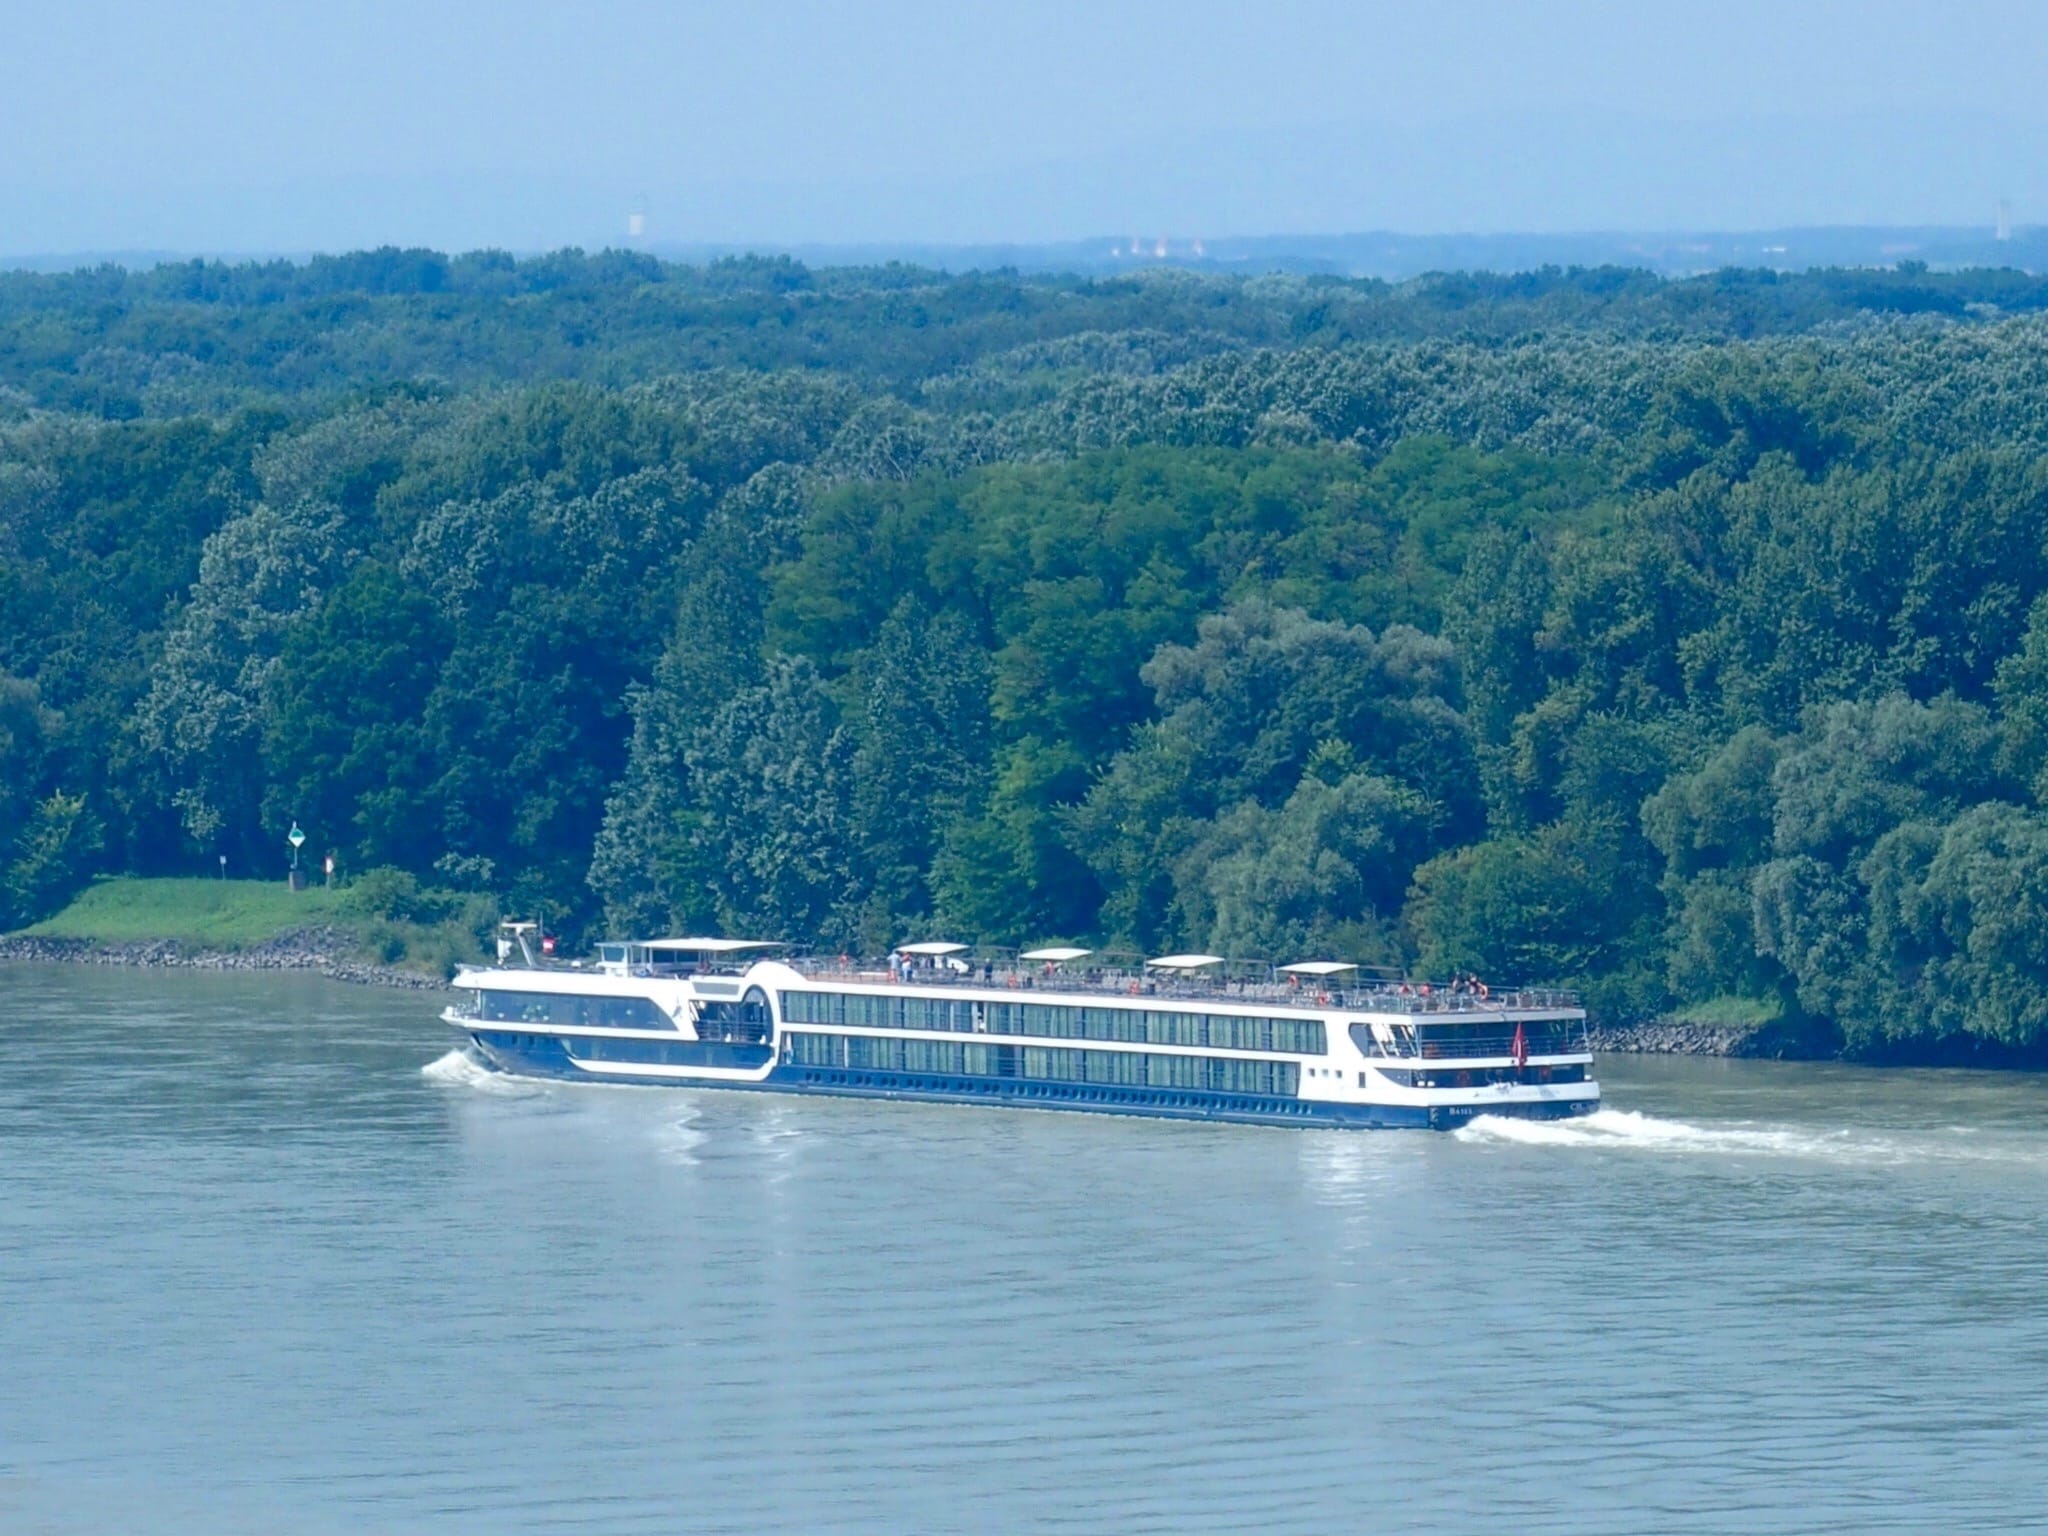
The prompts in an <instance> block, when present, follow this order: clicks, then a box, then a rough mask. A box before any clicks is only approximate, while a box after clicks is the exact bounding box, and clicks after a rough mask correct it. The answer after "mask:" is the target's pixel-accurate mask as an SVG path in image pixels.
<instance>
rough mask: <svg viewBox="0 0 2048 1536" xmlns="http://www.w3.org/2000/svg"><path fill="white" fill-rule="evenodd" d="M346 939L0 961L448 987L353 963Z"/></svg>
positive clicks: (71, 952) (92, 945) (48, 945)
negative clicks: (288, 974) (310, 974)
mask: <svg viewBox="0 0 2048 1536" xmlns="http://www.w3.org/2000/svg"><path fill="white" fill-rule="evenodd" d="M349 948H350V944H349V939H348V936H347V935H346V934H344V933H342V932H341V931H340V930H339V929H336V928H300V929H296V930H294V931H293V932H291V933H284V934H279V935H278V936H277V937H276V938H274V939H271V940H269V941H268V942H266V943H263V944H258V945H254V946H252V947H251V948H249V949H229V950H220V949H187V948H186V947H185V946H184V945H182V944H178V943H176V942H174V941H172V940H168V939H156V940H148V941H144V942H139V943H133V944H101V943H97V942H95V941H94V940H91V939H44V938H32V937H29V936H28V935H25V934H17V935H15V936H13V937H11V938H0V960H35V961H45V962H55V963H58V964H63V965H132V966H142V967H148V968H152V969H159V970H185V971H314V972H317V973H318V974H320V975H322V976H325V977H327V978H328V979H330V980H332V981H346V982H350V983H353V984H355V985H357V986H366V987H403V988H407V989H410V990H413V991H422V992H424V991H429V990H432V991H439V990H440V989H441V988H442V987H444V986H446V985H447V983H446V982H444V981H442V980H441V979H440V978H438V977H434V976H424V975H422V974H420V973H419V972H418V971H402V970H399V969H397V968H396V967H393V966H388V965H372V964H370V963H368V962H367V961H363V960H356V959H352V958H350V957H349V955H348V950H349Z"/></svg>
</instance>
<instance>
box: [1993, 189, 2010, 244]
mask: <svg viewBox="0 0 2048 1536" xmlns="http://www.w3.org/2000/svg"><path fill="white" fill-rule="evenodd" d="M1995 238H1997V239H1999V240H2010V239H2011V238H2012V204H2011V203H2010V202H2009V201H2008V200H2007V199H2005V198H2002V197H2001V198H2000V199H1999V200H1998V233H1997V235H1996V237H1995Z"/></svg>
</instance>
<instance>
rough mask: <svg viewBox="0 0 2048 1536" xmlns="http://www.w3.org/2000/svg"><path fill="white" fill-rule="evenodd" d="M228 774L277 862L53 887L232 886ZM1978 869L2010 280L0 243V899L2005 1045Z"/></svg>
mask: <svg viewBox="0 0 2048 1536" xmlns="http://www.w3.org/2000/svg"><path fill="white" fill-rule="evenodd" d="M294 827H297V828H299V829H300V830H301V831H302V832H303V834H304V839H305V842H304V846H303V847H302V848H301V849H300V856H301V858H302V860H303V861H304V862H305V863H306V865H307V867H308V869H309V871H316V870H320V869H322V868H324V867H325V866H326V862H327V861H328V860H330V859H331V860H332V861H333V867H334V868H335V870H336V871H337V872H338V874H339V875H340V876H342V877H343V880H344V883H345V888H344V889H337V890H336V891H335V892H333V893H313V892H309V893H305V895H304V896H303V897H301V898H299V899H298V900H297V904H296V906H294V907H290V908H287V909H285V910H284V911H283V912H279V911H276V910H273V909H272V908H270V907H255V908H251V909H250V910H249V911H248V912H246V913H243V914H242V915H239V916H237V915H236V914H235V913H234V912H232V911H228V910H225V909H222V910H219V911H215V912H214V913H213V914H212V916H211V917H209V918H208V922H209V923H211V924H213V925H214V926H212V927H208V926H206V925H205V924H201V923H198V921H197V917H198V915H199V914H196V913H186V912H184V911H183V910H182V907H183V905H184V904H186V903H187V901H188V900H189V902H191V903H201V902H210V901H214V900H216V898H215V897H207V896H204V895H202V893H201V891H202V887H203V886H204V885H205V882H203V881H196V882H190V881H188V882H187V883H186V884H185V885H184V886H183V887H182V888H181V890H182V891H183V893H184V894H183V895H182V896H180V895H178V894H177V893H176V892H172V891H166V892H165V893H164V894H163V896H162V897H161V899H160V898H158V897H154V896H151V895H149V893H148V892H146V891H141V890H139V889H138V888H134V887H121V886H117V885H113V884H106V885H95V884H94V883H93V882H94V881H95V880H101V879H103V878H104V877H108V876H128V877H164V876H172V875H189V874H193V873H201V874H208V875H210V874H212V873H214V872H215V870H216V869H217V868H218V869H222V870H225V871H228V872H232V873H235V874H240V875H257V874H262V873H274V874H275V875H276V876H277V877H278V880H277V882H276V885H275V886H274V887H263V889H265V890H267V891H268V893H269V894H268V895H266V896H264V897H262V898H261V900H263V901H269V902H274V901H275V900H277V899H278V898H279V897H280V896H281V895H282V885H283V881H282V876H283V872H284V871H283V863H284V857H285V855H286V848H287V836H288V833H289V832H290V830H291V829H292V828H294ZM235 883H236V882H232V881H228V882H219V884H221V885H223V886H226V887H231V886H233V885H234V884H235ZM250 884H251V885H254V886H260V885H261V882H250ZM2044 889H2048V277H2041V276H2036V275H2032V274H2029V273H2025V272H2020V271H2014V270H1990V269H1974V270H1954V271H1937V270H1932V269H1930V268H1929V267H1928V266H1927V265H1926V264H1925V263H1922V262H1918V261H1900V262H1898V263H1896V264H1895V265H1894V266H1892V267H1890V268H1888V269H1882V270H1878V269H1860V268H1859V269H1853V270H1852V269H1840V270H1832V271H1827V270H1813V271H1806V272H1777V271H1761V270H1760V271H1736V270H1728V271H1722V272H1718V273H1713V274H1708V275H1704V276H1700V277H1694V278H1685V279H1677V280H1666V279H1663V278H1659V277H1657V276H1656V275H1655V274H1652V273H1648V272H1638V271H1626V270H1621V269H1612V268H1609V269H1600V270H1590V269H1572V270H1545V271H1541V272H1529V273H1520V274H1514V275H1499V274H1486V273H1470V272H1467V273H1437V274H1432V275H1430V276H1428V277H1425V278H1418V279H1415V280H1413V281H1410V282H1402V283H1393V284H1389V283H1379V282H1373V281H1369V280H1362V279H1345V278H1337V277H1305V276H1286V275H1279V274H1254V273H1251V272H1243V273H1228V274H1226V273H1199V272H1190V271H1156V272H1142V273H1135V272H1134V273H1131V274H1129V275H1125V276H1117V277H1113V278H1088V277H1078V276H1070V277H1060V276H1049V275H1048V276H1020V275H1018V274H1016V273H1011V272H978V273H965V274H948V273H940V272H931V271H924V270H920V269H917V268H912V267H905V266H887V267H867V268H811V267H806V266H804V265H802V264H800V263H796V262H793V261H786V260H759V259H748V260H734V261H719V262H713V263H710V264H708V265H695V266H693V265H687V264H678V263H671V262H662V261H658V260H656V259H654V258H652V257H650V256H647V255H644V254H635V253H625V252H617V251H613V252H602V253H583V252H557V253H555V254H553V255H550V256H542V257H534V258H513V257H511V256H509V255H506V254H504V253H497V252H473V253H469V254H467V255H460V256H454V257H448V256H443V255H440V254H437V253H434V252H430V251H397V250H385V251H375V252H359V253H355V254H352V255H344V256H334V257H324V256H323V257H320V258H316V259H314V260H312V261H309V262H305V263H292V262H272V263H245V264H241V265H223V264H220V263H207V262H194V263H178V264H172V265H168V266H165V267H162V268H159V269H156V270H154V271H150V272H126V271H122V270H120V269H117V268H104V269H100V270H97V271H91V272H76V273H66V274H42V275H38V274H18V273H17V274H0V930H22V931H26V932H27V933H28V934H30V935H31V936H41V937H49V938H53V939H55V938H78V939H82V940H94V941H98V942H103V943H105V944H108V945H112V946H117V947H118V946H120V945H126V944H143V945H147V944H150V943H152V942H154V941H156V940H159V939H174V940H175V941H176V942H177V944H178V946H179V952H180V953H181V954H191V955H198V954H202V953H208V954H210V953H220V954H238V955H249V954H253V953H256V952H258V951H259V949H260V946H261V945H262V944H264V943H265V942H268V941H270V940H271V939H273V938H274V937H275V935H276V934H277V933H279V932H281V931H283V929H284V928H286V927H291V926H298V927H307V926H332V927H334V928H335V929H337V930H338V931H340V932H341V933H343V934H344V935H349V936H352V937H351V938H350V939H349V943H351V944H354V945H355V946H356V949H357V952H359V953H360V954H361V955H362V956H363V957H364V961H365V963H367V964H371V965H382V966H392V967H396V968H398V969H401V970H417V971H419V972H421V973H422V974H429V975H431V974H437V973H439V974H445V973H446V970H447V968H448V966H449V965H451V964H452V963H453V962H454V961H455V960H456V959H457V958H460V957H466V956H470V955H474V954H476V953H478V952H479V948H478V946H479V944H483V945H485V946H487V945H488V941H489V939H490V936H491V930H492V928H493V927H494V925H495V922H496V918H497V915H498V914H499V912H501V911H502V912H509V913H519V914H522V915H527V914H536V913H544V914H545V915H546V917H547V918H548V924H549V928H550V930H551V931H553V932H555V933H558V934H559V935H560V939H561V942H562V944H563V945H564V946H565V948H566V949H567V950H569V951H571V952H580V951H582V950H583V949H585V948H586V947H587V945H588V944H589V943H590V942H591V941H593V940H594V939H596V938H597V937H599V936H600V935H604V934H611V933H646V932H653V931H665V932H671V933H677V932H704V931H712V932H724V933H735V934H739V933H743V934H746V935H748V936H750V937H755V938H764V939H781V940H789V941H795V942H802V943H807V944H817V945H820V946H828V947H829V948H830V949H832V950H834V951H837V950H840V949H846V950H850V951H856V952H860V953H866V954H879V953H882V952H883V951H885V950H886V949H887V948H888V947H889V946H890V945H891V944H892V943H895V942H897V941H899V940H900V939H902V938H903V937H905V936H906V935H910V934H941V933H942V934H944V935H945V936H947V937H950V938H954V939H959V940H962V941H966V942H970V943H980V944H986V945H990V946H1003V947H1022V946H1024V945H1026V944H1029V943H1052V942H1063V943H1073V944H1080V945H1085V946H1087V947H1091V948H1095V949H1109V948H1117V949H1124V950H1131V951H1138V952H1142V953H1147V954H1164V953H1167V952H1169V951H1172V950H1200V951H1203V952H1210V953H1218V954H1235V955H1297V956H1298V955H1310V954H1320V955H1330V956H1337V957H1342V958H1345V959H1350V960H1356V961H1359V962H1362V963H1368V964H1374V965H1382V966H1388V967H1392V968H1397V969H1400V970H1404V971H1406V972H1408V973H1410V974H1415V975H1432V976H1442V975H1449V974H1453V973H1465V972H1470V973H1476V974H1479V975H1483V976H1487V977H1491V978H1512V977H1525V978H1531V979H1535V980H1540V981H1543V982H1548V983H1554V984H1556V985H1560V986H1570V987H1574V988H1576V989H1578V990H1579V992H1580V993H1581V995H1582V996H1584V997H1585V999H1586V1000H1587V1004H1588V1008H1589V1011H1590V1012H1591V1014H1592V1015H1593V1017H1594V1018H1595V1019H1597V1020H1601V1021H1603V1022H1606V1023H1609V1024H1611V1025H1614V1026H1616V1027H1619V1026H1621V1025H1623V1024H1626V1023H1629V1021H1638V1020H1664V1021H1671V1022H1669V1023H1668V1024H1667V1025H1666V1026H1661V1029H1662V1032H1661V1033H1654V1032H1650V1033H1646V1032H1645V1031H1646V1026H1640V1025H1633V1024H1631V1025H1630V1027H1631V1028H1632V1029H1633V1030H1634V1031H1635V1034H1634V1035H1633V1036H1632V1038H1637V1039H1643V1040H1660V1041H1665V1042H1667V1043H1669V1044H1671V1045H1673V1047H1674V1048H1680V1047H1683V1048H1691V1049H1706V1048H1730V1049H1732V1048H1735V1047H1734V1046H1733V1045H1732V1044H1728V1043H1727V1042H1730V1041H1734V1040H1739V1041H1740V1042H1742V1043H1741V1045H1740V1048H1741V1049H1742V1050H1744V1051H1747V1052H1752V1053H1760V1054H1784V1055H1792V1054H1798V1055H1804V1056H1813V1057H1826V1056H1835V1055H1839V1056H1842V1057H1844V1058H1846V1059H1853V1060H1856V1061H1865V1062H1906V1061H1918V1062H1934V1061H1941V1062H1950V1063H1956V1064H1960V1063H1964V1062H1968V1063H1971V1064H1981V1065H1993V1064H1997V1065H2012V1066H2020V1065H2028V1066H2041V1065H2044V1064H2048V994H2044V993H2043V991H2042V989H2041V987H2040V986H2039V978H2040V977H2041V976H2042V975H2043V974H2048V916H2044V912H2043V911H2042V910H2041V901H2040V900H2039V898H2038V897H2037V895H2036V893H2038V892H2040V891H2042V890H2044ZM81 891H83V892H84V893H85V899H86V901H88V902H100V903H107V904H110V905H109V906H107V907H106V908H104V909H103V910H99V912H98V915H97V916H96V917H94V918H93V919H92V920H93V922H94V923H96V924H97V925H98V926H94V927H81V926H77V925H76V924H74V928H73V929H70V930H66V931H64V932H61V933H60V932H57V931H55V930H54V929H47V928H42V927H40V926H39V925H41V924H44V923H45V922H47V921H48V920H49V919H50V915H51V914H53V913H58V912H60V911H64V910H65V909H66V908H67V906H68V904H70V903H72V902H73V900H74V898H76V897H78V896H79V894H80V892H81ZM124 892H125V893H126V894H124ZM316 897H317V898H318V899H316ZM227 899H228V898H227V897H225V896H221V897H219V898H218V900H220V901H226V900H227ZM252 899H255V898H252ZM123 901H132V902H136V903H140V905H139V906H138V907H137V908H136V909H135V910H132V911H129V912H127V913H126V914H125V915H124V914H123V913H122V912H120V911H118V910H116V908H118V907H119V905H120V903H121V902H123ZM322 902H328V903H330V904H331V909H330V908H328V907H323V906H322V905H321V903H322ZM152 907H154V908H155V909H156V910H154V911H152V910H151V908H152ZM76 917H77V914H76V913H75V912H74V913H72V914H71V917H70V918H69V919H67V920H73V919H76ZM188 918H189V919H191V921H188ZM123 922H126V923H127V924H129V926H127V927H126V928H123V927H122V926H121V924H122V923H123ZM318 948H319V946H314V949H318ZM312 952H313V951H312V950H309V951H308V953H309V954H310V953H312Z"/></svg>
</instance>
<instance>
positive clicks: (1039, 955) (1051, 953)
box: [1017, 945, 1095, 960]
mask: <svg viewBox="0 0 2048 1536" xmlns="http://www.w3.org/2000/svg"><path fill="white" fill-rule="evenodd" d="M1094 953H1095V951H1094V950H1092V949H1066V948H1063V947H1061V946H1058V945H1055V946H1054V947H1053V948H1051V949H1027V950H1025V951H1024V953H1023V954H1021V955H1019V956H1018V957H1017V958H1018V959H1019V960H1078V959H1080V958H1081V957H1082V956H1083V955H1092V954H1094Z"/></svg>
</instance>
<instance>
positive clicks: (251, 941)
mask: <svg viewBox="0 0 2048 1536" xmlns="http://www.w3.org/2000/svg"><path fill="white" fill-rule="evenodd" d="M390 873H391V872H388V871H379V872H377V874H375V875H372V876H366V877H365V878H364V880H362V881H361V882H359V883H358V884H356V885H354V886H351V887H348V888H346V889H343V890H328V889H326V888H325V887H321V886H313V887H311V888H309V889H307V890H303V891H293V890H290V889H287V888H286V886H285V884H284V882H282V881H278V880H206V879H189V880H142V879H128V878H117V879H109V880H99V881H95V882H94V883H93V884H92V885H90V886H88V887H87V888H86V889H85V891H84V892H82V893H81V894H80V895H79V897H78V899H77V900H76V901H74V902H72V903H71V905H70V906H68V907H66V908H65V909H64V910H63V911H61V912H59V913H57V914H56V915H55V916H54V917H48V918H45V919H43V921H41V922H39V923H37V924H35V925H34V926H32V927H29V928H25V929H23V930H22V932H23V933H24V934H25V935H27V936H29V937H31V938H46V939H76V940H81V941H84V942H86V943H92V944H152V943H163V942H169V943H174V944H177V945H179V946H181V947H182V948H186V949H194V950H200V949H204V950H228V951H233V950H246V949H254V948H257V947H258V946H260V945H264V944H269V943H272V942H274V941H276V940H278V939H282V938H285V937H287V936H288V935H290V934H292V933H295V932H297V931H299V930H301V929H305V928H332V929H335V930H337V931H339V932H340V933H342V934H345V935H346V936H347V937H348V940H349V942H350V946H351V948H352V950H353V953H352V955H350V956H348V957H347V958H353V959H360V960H367V961H371V962H374V963H377V964H382V965H403V966H406V967H408V968H412V969H418V970H423V971H430V972H436V973H440V974H446V973H447V972H449V971H450V970H451V969H452V968H453V966H454V964H455V963H456V962H457V961H461V960H474V959H481V958H482V949H481V945H480V942H479V938H478V928H479V926H480V925H483V926H486V927H487V926H488V925H489V924H490V923H493V922H495V921H496V912H495V910H483V909H481V908H478V907H477V905H476V904H477V903H478V902H479V901H481V902H483V904H484V907H488V906H489V902H488V898H475V897H471V898H463V897H456V896H452V895H447V894H445V893H439V892H430V891H421V890H420V889H419V887H417V886H416V885H414V884H413V883H412V882H411V880H410V879H409V878H408V877H398V879H397V880H393V879H391V878H388V877H389V875H390Z"/></svg>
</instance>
